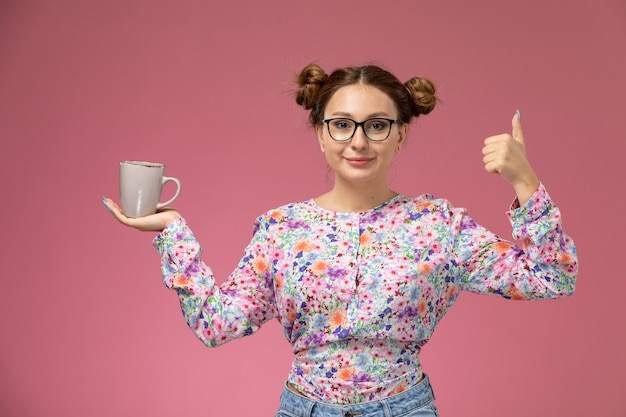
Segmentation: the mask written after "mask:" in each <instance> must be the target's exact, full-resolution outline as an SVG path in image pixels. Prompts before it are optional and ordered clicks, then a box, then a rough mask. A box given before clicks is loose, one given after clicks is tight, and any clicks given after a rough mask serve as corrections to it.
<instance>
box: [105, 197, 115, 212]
mask: <svg viewBox="0 0 626 417" xmlns="http://www.w3.org/2000/svg"><path fill="white" fill-rule="evenodd" d="M102 204H104V207H106V208H107V209H109V211H110V212H111V213H113V209H111V207H109V205H108V204H107V198H106V197H102Z"/></svg>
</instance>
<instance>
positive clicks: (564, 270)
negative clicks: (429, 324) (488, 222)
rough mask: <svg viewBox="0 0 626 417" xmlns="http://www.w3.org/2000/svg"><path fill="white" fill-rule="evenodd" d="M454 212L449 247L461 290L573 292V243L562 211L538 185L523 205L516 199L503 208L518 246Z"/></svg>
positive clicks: (531, 295)
mask: <svg viewBox="0 0 626 417" xmlns="http://www.w3.org/2000/svg"><path fill="white" fill-rule="evenodd" d="M458 216H459V218H458V219H457V221H458V223H457V225H458V226H457V227H458V229H459V232H458V237H457V239H456V241H455V244H454V245H455V249H454V250H455V252H456V253H457V255H458V257H457V258H456V259H457V262H459V263H460V265H459V266H460V267H461V268H460V269H461V271H463V272H462V274H463V278H462V286H461V289H464V290H468V291H471V292H474V293H480V294H493V295H500V296H502V297H505V298H510V299H519V300H526V299H530V300H539V299H547V298H561V297H566V296H569V295H571V294H573V292H574V286H575V282H576V276H577V273H578V257H577V254H576V247H575V245H574V242H573V240H572V239H571V238H570V237H569V236H568V235H567V234H565V232H563V229H562V227H561V213H560V211H559V209H558V208H557V207H556V205H555V204H554V203H553V201H552V200H551V199H550V196H549V195H548V193H547V191H546V189H545V187H544V186H543V184H541V185H540V186H539V188H538V189H537V191H536V192H535V193H534V194H533V196H532V197H531V198H530V200H529V201H528V202H526V204H524V206H521V207H519V205H518V203H517V200H516V201H515V202H514V203H513V205H512V206H511V208H510V210H509V211H508V212H507V216H508V218H509V220H510V222H511V224H512V226H513V237H514V238H515V239H519V240H520V241H521V242H522V243H521V247H519V246H517V245H515V244H513V243H511V242H508V241H505V240H502V239H500V238H499V237H498V236H496V235H495V234H493V233H491V232H490V231H488V230H487V229H485V228H483V227H481V226H479V225H478V224H476V223H475V222H474V221H473V220H472V219H471V218H469V217H468V216H466V215H465V214H464V213H461V214H458Z"/></svg>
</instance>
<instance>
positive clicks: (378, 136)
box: [323, 118, 400, 142]
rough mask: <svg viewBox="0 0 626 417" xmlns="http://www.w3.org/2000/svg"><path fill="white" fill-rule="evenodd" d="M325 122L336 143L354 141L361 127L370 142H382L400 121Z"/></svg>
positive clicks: (335, 119) (336, 119) (328, 120)
mask: <svg viewBox="0 0 626 417" xmlns="http://www.w3.org/2000/svg"><path fill="white" fill-rule="evenodd" d="M323 122H324V123H326V126H328V133H329V134H330V137H331V138H333V140H334V141H336V142H347V141H349V140H350V139H352V136H354V133H355V132H356V129H357V127H359V126H361V127H362V128H363V132H364V133H365V136H366V137H367V138H368V139H369V140H371V141H374V142H382V141H384V140H386V139H387V138H388V137H389V134H390V133H391V126H392V125H393V124H394V123H398V122H400V120H392V119H383V118H373V119H367V120H365V121H363V122H355V121H354V120H352V119H346V118H334V119H324V120H323Z"/></svg>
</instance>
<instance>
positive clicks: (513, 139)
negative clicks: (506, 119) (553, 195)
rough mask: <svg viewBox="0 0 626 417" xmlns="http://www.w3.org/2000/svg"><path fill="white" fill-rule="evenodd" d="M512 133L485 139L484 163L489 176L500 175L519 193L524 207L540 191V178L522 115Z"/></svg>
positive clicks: (514, 124)
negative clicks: (529, 152)
mask: <svg viewBox="0 0 626 417" xmlns="http://www.w3.org/2000/svg"><path fill="white" fill-rule="evenodd" d="M511 124H512V133H511V134H510V135H509V134H506V133H505V134H501V135H496V136H490V137H488V138H487V139H485V142H484V147H483V162H484V163H485V170H486V171H487V172H491V173H495V174H500V175H501V176H502V177H503V178H504V179H505V180H507V181H508V182H509V183H510V184H511V185H512V186H513V188H514V189H515V191H516V193H517V197H518V199H519V203H520V205H524V203H526V201H528V199H529V198H530V197H531V196H532V194H533V193H534V192H535V191H536V190H537V188H538V187H539V178H537V175H536V174H535V171H534V170H533V168H532V166H531V165H530V162H528V158H527V157H526V145H525V143H524V133H523V132H522V123H521V121H520V117H519V112H518V113H517V114H516V115H515V116H513V120H512V121H511Z"/></svg>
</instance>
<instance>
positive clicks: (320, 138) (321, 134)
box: [315, 124, 326, 152]
mask: <svg viewBox="0 0 626 417" xmlns="http://www.w3.org/2000/svg"><path fill="white" fill-rule="evenodd" d="M315 134H316V135H317V141H318V142H319V144H320V149H321V151H322V152H324V151H325V149H326V146H325V144H324V125H323V124H321V125H317V126H315Z"/></svg>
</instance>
